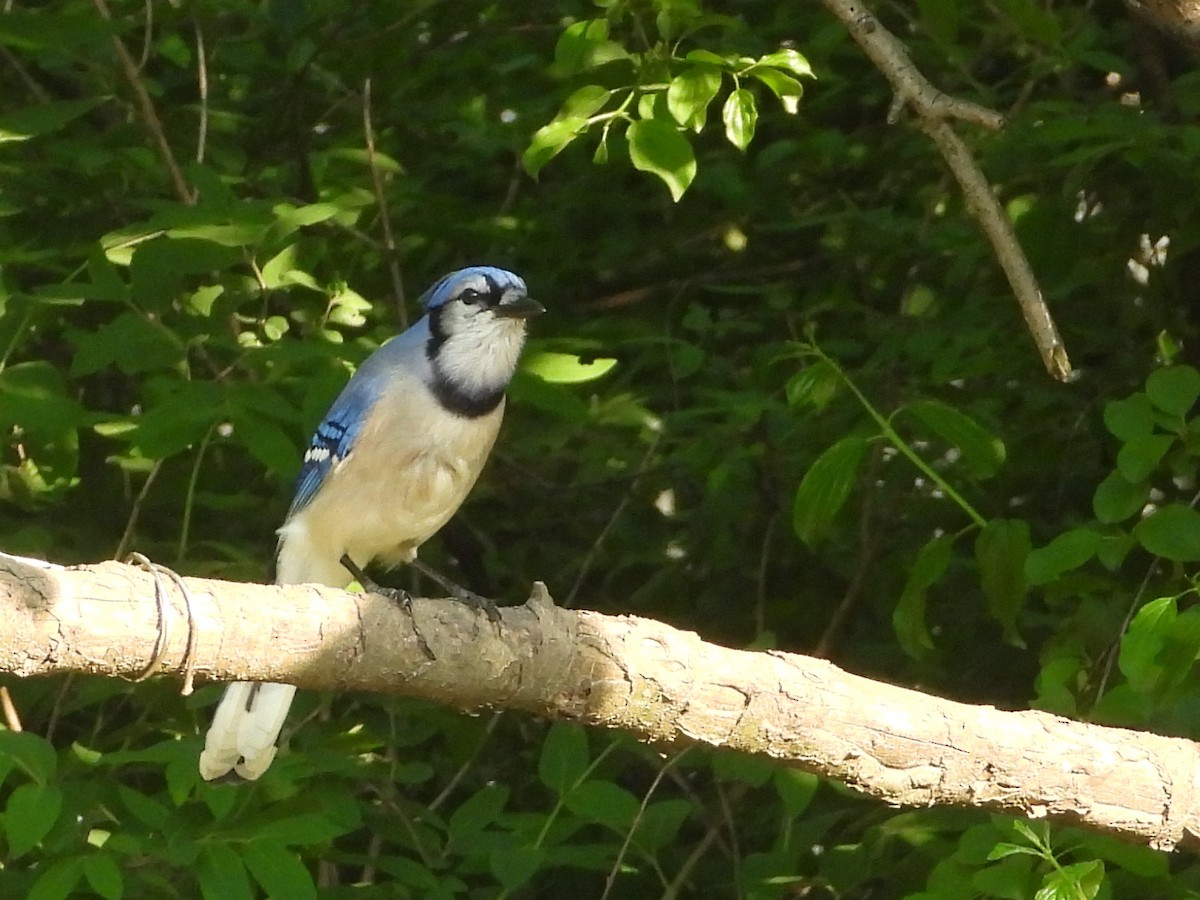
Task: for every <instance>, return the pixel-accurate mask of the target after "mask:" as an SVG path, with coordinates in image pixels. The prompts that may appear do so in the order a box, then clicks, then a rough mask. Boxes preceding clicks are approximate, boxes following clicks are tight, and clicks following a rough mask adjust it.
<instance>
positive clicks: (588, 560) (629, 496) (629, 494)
mask: <svg viewBox="0 0 1200 900" xmlns="http://www.w3.org/2000/svg"><path fill="white" fill-rule="evenodd" d="M661 440H662V431H658V432H656V433H655V435H654V439H653V440H651V441H650V446H649V447H647V448H646V453H645V455H644V456H643V457H642V462H641V464H640V465H639V466H638V468H637V471H636V472H634V473H633V480H632V481H630V482H629V488H628V490H626V491H625V494H624V496H622V497H621V502H620V503H618V504H617V505H616V508H614V509H613V511H612V515H610V516H609V517H608V521H607V522H605V523H604V527H603V528H601V529H600V533H599V534H598V535H596V539H595V540H594V541H592V546H590V547H589V548H588V551H587V553H586V554H585V555H584V557H583V562H581V563H580V564H579V572H578V574H576V576H575V583H574V584H573V585H571V591H570V593H568V594H567V599H566V600H565V601H563V606H565V607H567V608H568V609H570V608H571V607H572V606H574V605H575V598H576V597H577V596H578V594H579V589H580V588H582V587H583V582H584V579H586V578H587V576H588V573H589V572H590V571H591V570H592V565H593V563H595V561H596V556H597V554H599V552H600V548H601V547H602V546H603V545H604V542H605V541H606V540H607V539H608V536H609V534H611V533H612V529H613V526H614V525H616V523H617V520H618V519H620V518H621V516H622V515H623V514H624V512H625V510H626V509H628V508H629V504H630V502H631V501H632V500H633V495H634V493H635V492H636V491H637V488H638V484H639V483H640V482H641V480H642V476H643V475H645V474H646V471H647V470H648V469H649V468H650V460H652V459H653V458H654V453H655V451H656V450H658V444H659V442H660V441H661Z"/></svg>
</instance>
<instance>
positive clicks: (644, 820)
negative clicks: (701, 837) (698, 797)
mask: <svg viewBox="0 0 1200 900" xmlns="http://www.w3.org/2000/svg"><path fill="white" fill-rule="evenodd" d="M781 771H795V770H789V769H783V770H781ZM796 774H798V775H804V774H806V773H804V772H797V773H796ZM812 777H813V779H814V780H816V778H815V776H812ZM692 810H693V806H692V803H691V801H690V800H661V801H659V802H658V803H651V804H649V805H648V806H647V807H646V808H645V809H644V810H643V811H642V813H641V815H640V816H638V824H637V838H636V839H637V846H638V847H640V848H641V849H642V850H657V849H660V848H663V847H669V846H672V845H673V844H674V843H675V842H676V840H677V839H678V836H679V829H680V828H682V827H683V823H684V822H686V821H687V820H688V817H689V816H690V815H691V814H692Z"/></svg>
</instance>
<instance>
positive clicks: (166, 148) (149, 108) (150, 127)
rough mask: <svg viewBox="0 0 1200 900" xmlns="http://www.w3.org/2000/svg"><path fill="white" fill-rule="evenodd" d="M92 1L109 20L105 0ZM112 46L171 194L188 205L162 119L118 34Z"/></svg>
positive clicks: (191, 199) (192, 197)
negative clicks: (164, 170) (158, 158)
mask: <svg viewBox="0 0 1200 900" xmlns="http://www.w3.org/2000/svg"><path fill="white" fill-rule="evenodd" d="M92 4H93V5H94V6H95V7H96V11H97V12H99V13H100V15H101V16H103V17H104V18H105V19H106V20H107V21H112V13H111V12H110V11H109V9H108V4H107V3H106V2H105V0H92ZM112 44H113V49H114V50H115V51H116V53H117V59H118V60H119V61H120V63H121V71H122V72H124V74H125V80H126V81H128V82H129V86H130V87H131V88H132V89H133V95H134V97H135V98H136V99H137V106H138V112H139V113H140V114H141V117H142V123H143V124H144V125H145V126H146V130H147V131H149V132H150V135H151V137H153V138H154V145H155V147H156V148H157V149H158V155H159V157H160V158H161V159H162V162H163V165H164V166H166V167H167V172H168V173H170V176H171V184H172V185H173V186H174V188H175V194H176V195H177V196H178V197H179V200H180V202H182V203H186V204H187V205H189V206H190V205H192V204H194V203H195V202H196V197H195V195H194V194H193V193H192V189H191V188H190V187H188V183H187V180H186V179H185V178H184V177H183V171H182V170H181V169H180V168H179V164H178V163H177V162H176V161H175V154H174V153H173V152H172V151H171V145H170V143H168V141H167V135H166V132H164V131H163V127H162V121H161V120H160V119H159V118H158V112H157V110H155V108H154V101H152V100H151V99H150V92H149V91H147V90H146V85H145V84H143V82H142V75H141V72H139V71H138V65H137V63H136V62H134V59H133V57H132V56H130V55H129V51H128V50H127V49H126V48H125V44H124V42H123V41H122V40H121V38H120V37H119V36H118V35H115V34H114V35H113V38H112Z"/></svg>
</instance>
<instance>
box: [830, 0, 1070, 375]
mask: <svg viewBox="0 0 1200 900" xmlns="http://www.w3.org/2000/svg"><path fill="white" fill-rule="evenodd" d="M822 2H823V3H824V5H825V8H826V9H828V10H829V11H830V12H831V13H833V15H835V16H836V17H837V18H838V19H840V20H841V22H842V24H843V25H845V26H846V30H847V31H849V32H850V36H851V37H853V38H854V40H855V41H856V42H857V43H858V45H859V46H860V47H861V48H862V50H863V52H864V53H865V54H866V55H867V57H868V58H869V59H870V60H871V62H873V63H874V64H875V67H876V68H877V69H879V71H880V72H882V73H883V75H884V76H885V77H886V78H887V80H888V81H889V82H890V83H891V85H892V89H893V90H894V91H895V92H896V98H895V101H894V102H893V104H892V108H891V111H890V112H889V113H888V120H889V121H895V119H896V118H897V116H898V115H899V111H900V109H901V108H902V107H904V106H907V107H909V108H910V109H911V110H912V111H913V112H914V113H916V115H917V119H918V121H919V123H920V127H921V130H922V131H924V132H925V133H926V134H927V135H929V137H930V139H931V140H932V141H933V142H934V144H935V145H936V146H937V148H938V150H939V151H940V152H941V154H942V157H943V158H944V159H945V160H946V165H947V166H949V168H950V171H951V172H952V173H953V174H954V177H955V179H956V180H957V181H958V184H959V187H960V188H961V190H962V192H963V197H964V199H965V200H966V205H967V210H968V211H969V212H970V213H971V215H972V216H974V218H975V220H976V221H977V222H978V223H979V227H980V228H981V229H982V231H983V233H984V234H985V235H986V237H987V239H988V240H989V241H990V242H991V245H992V250H993V252H994V253H995V254H996V258H997V259H998V260H999V262H1000V266H1001V268H1002V269H1004V274H1005V275H1006V276H1007V277H1008V283H1009V285H1010V286H1011V287H1012V289H1013V293H1014V294H1016V297H1017V302H1018V303H1019V304H1020V306H1021V312H1022V314H1023V315H1024V317H1025V324H1026V325H1027V326H1028V328H1029V331H1030V333H1031V334H1032V335H1033V340H1034V343H1035V344H1036V345H1037V348H1038V352H1039V353H1040V354H1041V356H1042V362H1043V364H1044V365H1045V366H1046V370H1047V371H1048V372H1049V373H1050V374H1051V375H1052V376H1054V377H1055V378H1057V379H1059V380H1060V381H1067V380H1069V379H1070V378H1071V362H1070V360H1069V359H1068V358H1067V351H1066V347H1065V346H1064V345H1063V342H1062V338H1061V337H1060V336H1059V334H1058V329H1057V327H1056V326H1055V324H1054V319H1053V318H1052V317H1051V316H1050V310H1049V309H1048V308H1047V306H1046V302H1045V300H1044V299H1043V298H1042V292H1041V289H1040V288H1039V287H1038V283H1037V278H1036V277H1035V276H1034V274H1033V268H1032V267H1031V266H1030V265H1029V260H1028V259H1027V258H1026V257H1025V252H1024V251H1023V250H1022V249H1021V244H1020V242H1019V241H1018V240H1017V236H1016V232H1014V231H1013V227H1012V223H1011V222H1010V221H1009V219H1008V216H1007V215H1006V214H1005V212H1004V208H1003V207H1002V206H1001V205H1000V201H999V200H998V199H997V197H996V195H995V193H994V192H993V191H992V188H991V185H990V184H988V181H987V178H986V176H984V174H983V172H982V171H980V169H979V165H978V164H977V163H976V162H975V159H974V157H972V156H971V153H970V151H969V150H968V149H967V146H966V145H965V144H964V143H963V142H962V139H961V138H959V137H958V135H957V134H956V133H955V132H954V129H953V128H951V127H950V123H949V120H951V119H959V120H962V121H964V122H971V123H973V124H976V125H979V126H982V127H984V128H988V129H991V130H997V129H999V128H1001V127H1003V125H1004V117H1003V116H1001V115H1000V114H999V113H998V112H995V111H994V110H991V109H988V108H987V107H984V106H980V105H979V104H977V103H972V102H970V101H968V100H961V99H958V98H956V97H951V96H949V95H947V94H944V93H942V92H941V91H940V90H938V89H937V88H936V87H934V86H933V85H932V84H931V83H930V82H929V81H928V80H927V79H926V78H925V76H924V75H922V74H921V73H920V71H918V69H917V67H916V66H915V65H913V62H912V60H911V59H909V56H908V50H907V49H906V48H905V46H904V44H903V43H902V42H901V41H900V40H899V39H898V38H897V37H896V36H895V35H894V34H892V33H891V32H890V31H888V30H887V29H886V28H884V27H883V25H882V24H881V23H880V21H879V19H877V18H876V17H875V15H874V13H872V12H871V10H870V9H869V8H868V7H867V6H866V4H865V3H863V2H860V0H822Z"/></svg>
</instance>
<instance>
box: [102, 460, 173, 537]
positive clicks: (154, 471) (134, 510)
mask: <svg viewBox="0 0 1200 900" xmlns="http://www.w3.org/2000/svg"><path fill="white" fill-rule="evenodd" d="M163 462H164V461H163V460H161V459H159V460H156V461H155V463H154V465H153V466H152V467H151V468H150V474H148V475H147V476H146V480H145V481H144V482H143V483H142V489H141V490H140V491H138V495H137V496H136V497H135V498H134V500H133V506H132V507H131V508H130V510H129V520H128V521H127V522H126V523H125V531H124V532H123V533H122V534H121V540H120V541H119V542H118V543H117V549H116V551H115V552H114V553H113V559H124V558H125V554H126V553H128V552H129V544H130V542H131V541H132V540H133V530H134V529H135V528H137V521H138V516H140V515H141V514H142V504H143V503H145V502H146V495H147V494H149V493H150V487H151V485H153V484H154V479H155V478H157V477H158V473H159V472H160V471H161V470H162V467H163Z"/></svg>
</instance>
